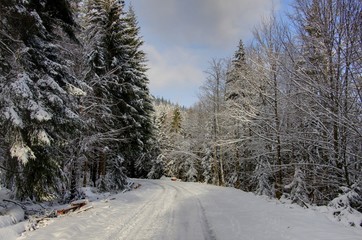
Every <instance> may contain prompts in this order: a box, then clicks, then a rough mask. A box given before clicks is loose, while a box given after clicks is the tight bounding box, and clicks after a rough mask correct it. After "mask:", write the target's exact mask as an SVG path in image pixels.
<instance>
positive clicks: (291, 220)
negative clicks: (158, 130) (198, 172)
mask: <svg viewBox="0 0 362 240" xmlns="http://www.w3.org/2000/svg"><path fill="white" fill-rule="evenodd" d="M135 181H136V182H137V183H140V184H141V185H142V186H141V187H140V188H138V189H137V190H134V191H130V192H127V193H125V194H119V195H115V196H112V200H111V199H110V200H108V201H94V202H92V204H93V206H94V208H93V209H91V210H89V211H87V212H82V213H80V214H73V215H71V216H64V217H60V218H58V219H54V222H53V223H51V224H49V225H48V226H46V227H44V228H41V229H38V230H36V231H34V232H28V233H26V234H25V236H24V237H21V238H20V239H22V240H25V239H26V240H29V239H32V240H49V239H55V240H60V239H62V240H68V239H69V240H70V239H76V240H99V239H107V240H184V239H187V240H216V239H228V240H240V239H257V240H290V239H295V240H304V239H320V240H342V239H343V240H356V239H360V238H361V237H360V236H361V235H360V232H359V231H358V232H354V230H353V229H348V228H345V227H344V226H342V225H340V224H337V223H333V222H331V221H330V220H328V219H327V218H326V216H325V215H321V214H319V213H317V212H315V211H313V210H310V209H308V210H306V209H302V208H299V207H296V206H295V205H292V206H288V205H286V206H284V204H281V203H280V202H277V201H273V200H269V199H264V198H260V197H256V196H254V195H253V194H251V193H245V192H242V191H239V190H236V189H232V188H222V187H216V186H211V185H205V184H198V183H182V182H171V181H170V180H135ZM20 239H18V240H20Z"/></svg>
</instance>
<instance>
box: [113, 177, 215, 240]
mask: <svg viewBox="0 0 362 240" xmlns="http://www.w3.org/2000/svg"><path fill="white" fill-rule="evenodd" d="M140 183H141V184H143V185H148V184H151V185H153V186H152V187H155V189H154V191H153V193H152V195H151V196H150V198H149V199H148V200H147V201H146V202H145V203H143V204H142V205H140V206H139V207H137V208H136V209H134V213H132V215H131V217H130V218H129V219H128V220H127V221H125V222H124V224H122V225H120V226H119V229H118V230H117V231H114V232H113V233H112V234H110V235H109V236H108V239H110V240H111V239H135V240H136V239H164V240H168V239H175V240H177V239H180V240H181V239H190V240H192V239H195V240H196V239H197V240H199V239H204V240H214V239H215V237H214V236H213V234H212V231H211V229H210V227H209V224H208V221H207V218H206V216H205V210H204V208H203V206H202V205H201V202H200V200H199V199H198V198H197V195H195V194H194V193H192V192H190V191H188V190H187V189H186V188H184V187H182V186H180V184H179V183H172V182H170V183H165V182H163V183H162V184H161V183H159V182H155V181H142V180H140Z"/></svg>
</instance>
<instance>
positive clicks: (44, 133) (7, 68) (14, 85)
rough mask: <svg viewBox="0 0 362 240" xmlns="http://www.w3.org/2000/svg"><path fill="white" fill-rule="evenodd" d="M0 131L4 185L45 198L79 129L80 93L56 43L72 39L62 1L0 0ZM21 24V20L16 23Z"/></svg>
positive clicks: (57, 183) (69, 17) (51, 191)
mask: <svg viewBox="0 0 362 240" xmlns="http://www.w3.org/2000/svg"><path fill="white" fill-rule="evenodd" d="M0 8H1V12H2V14H1V15H0V18H1V19H0V22H1V23H0V24H1V34H0V42H1V44H0V49H1V51H0V61H1V64H0V91H1V92H0V106H1V118H0V119H1V124H0V125H1V127H2V130H1V132H2V133H3V134H4V135H3V136H4V139H5V143H4V144H5V145H6V148H7V151H6V152H7V153H6V160H5V165H6V166H7V167H8V168H11V169H13V170H14V171H11V172H8V173H9V174H8V179H7V187H9V188H11V189H14V187H15V186H14V185H13V183H14V182H15V181H14V179H15V180H16V183H17V184H16V190H17V194H18V195H19V196H20V197H31V198H35V199H38V200H43V199H46V198H47V197H49V196H51V195H52V194H54V193H56V192H58V191H59V190H60V188H62V186H63V184H64V179H61V176H62V175H63V174H62V173H61V171H62V165H63V163H64V162H63V161H64V160H63V158H64V157H65V156H66V154H67V153H66V151H64V149H66V148H67V146H69V144H70V143H71V139H73V138H74V137H75V136H76V135H77V133H79V132H78V131H77V130H78V129H79V128H80V123H81V120H80V118H79V115H78V113H77V112H78V109H77V108H78V105H77V102H78V101H77V99H78V98H79V96H83V95H84V92H83V91H82V90H81V89H80V88H79V86H80V85H82V83H81V82H80V81H79V80H77V79H76V78H75V77H74V76H73V74H72V72H71V70H70V61H68V60H69V57H70V56H69V55H68V54H67V53H65V52H64V51H63V50H62V46H60V44H59V43H62V42H63V43H64V42H65V41H69V40H67V39H70V38H71V39H74V38H75V37H74V34H73V31H72V25H74V22H73V19H72V13H71V11H70V8H69V3H68V1H66V0H60V1H41V2H40V1H35V0H33V1H1V2H0ZM19 23H20V24H19Z"/></svg>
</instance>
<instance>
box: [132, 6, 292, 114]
mask: <svg viewBox="0 0 362 240" xmlns="http://www.w3.org/2000/svg"><path fill="white" fill-rule="evenodd" d="M128 2H131V3H132V5H133V7H134V10H135V12H136V15H137V17H138V21H139V25H140V27H141V35H142V36H143V39H144V41H145V44H144V51H145V52H146V54H147V59H148V67H149V68H150V69H149V71H148V73H147V74H148V77H149V79H150V90H151V93H152V94H153V95H154V96H159V97H164V98H165V99H169V100H171V101H172V102H174V103H179V104H180V105H183V106H187V107H189V106H192V105H193V104H194V103H196V102H197V100H198V99H197V93H198V90H199V87H200V86H201V85H202V83H203V81H204V80H205V78H206V74H205V73H204V71H205V70H207V68H208V63H209V61H210V60H211V59H213V58H225V57H231V56H232V55H233V53H234V51H235V50H236V47H237V45H238V42H239V40H240V39H243V41H244V42H248V40H250V39H251V37H252V34H251V31H252V28H253V26H255V25H256V24H258V22H259V21H260V19H261V18H262V17H263V16H267V15H268V14H269V13H270V11H271V9H272V7H274V9H275V10H276V11H284V10H285V9H286V6H287V5H288V2H290V0H273V1H272V0H128Z"/></svg>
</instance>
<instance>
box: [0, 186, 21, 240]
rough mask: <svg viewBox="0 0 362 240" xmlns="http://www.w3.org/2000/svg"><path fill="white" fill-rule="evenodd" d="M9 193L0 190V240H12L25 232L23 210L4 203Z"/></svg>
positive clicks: (12, 204)
mask: <svg viewBox="0 0 362 240" xmlns="http://www.w3.org/2000/svg"><path fill="white" fill-rule="evenodd" d="M9 197H10V191H9V190H7V189H5V188H1V189H0V203H1V205H0V239H1V240H2V239H4V240H5V239H6V240H12V239H16V238H17V237H19V236H20V234H21V233H22V232H24V231H25V229H26V225H27V223H26V222H24V215H25V214H24V210H23V209H22V208H21V207H19V206H17V205H15V204H14V203H10V202H4V201H3V200H4V199H9Z"/></svg>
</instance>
